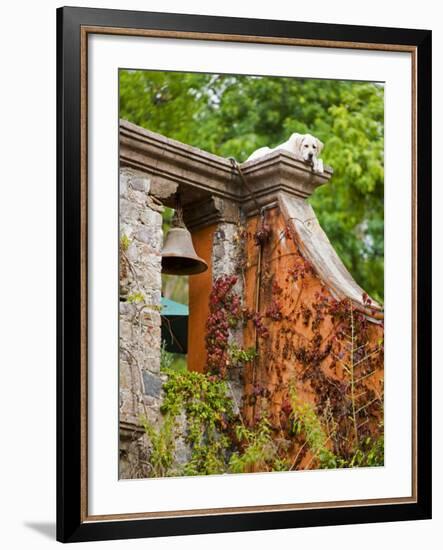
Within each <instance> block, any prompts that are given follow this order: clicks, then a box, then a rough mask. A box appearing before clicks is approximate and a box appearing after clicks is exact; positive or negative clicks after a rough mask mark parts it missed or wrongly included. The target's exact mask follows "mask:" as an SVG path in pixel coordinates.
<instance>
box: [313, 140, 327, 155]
mask: <svg viewBox="0 0 443 550" xmlns="http://www.w3.org/2000/svg"><path fill="white" fill-rule="evenodd" d="M315 141H316V142H317V155H319V154H320V153H321V152H322V150H323V147H324V146H325V145H324V143H322V142H321V141H320V140H319V139H318V138H315Z"/></svg>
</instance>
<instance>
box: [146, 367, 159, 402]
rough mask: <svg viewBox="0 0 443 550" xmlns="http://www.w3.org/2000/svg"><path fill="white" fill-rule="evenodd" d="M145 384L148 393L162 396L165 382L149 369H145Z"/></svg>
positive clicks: (151, 395)
mask: <svg viewBox="0 0 443 550" xmlns="http://www.w3.org/2000/svg"><path fill="white" fill-rule="evenodd" d="M143 385H144V389H145V394H146V395H148V396H150V397H156V398H160V395H161V391H162V385H163V384H162V381H161V379H160V378H159V377H158V376H156V375H155V374H152V373H151V372H149V371H143Z"/></svg>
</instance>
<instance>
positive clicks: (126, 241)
mask: <svg viewBox="0 0 443 550" xmlns="http://www.w3.org/2000/svg"><path fill="white" fill-rule="evenodd" d="M130 244H131V239H130V238H129V237H128V236H127V235H122V236H121V237H120V246H121V249H122V250H123V251H124V252H126V251H127V250H128V248H129V245H130Z"/></svg>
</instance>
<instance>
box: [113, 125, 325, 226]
mask: <svg viewBox="0 0 443 550" xmlns="http://www.w3.org/2000/svg"><path fill="white" fill-rule="evenodd" d="M120 164H121V166H122V167H124V166H128V167H132V168H135V169H137V170H140V171H142V172H145V173H146V174H148V175H149V176H150V178H151V180H152V184H151V193H152V194H154V195H155V194H157V195H158V198H159V199H160V200H162V201H163V202H164V203H165V204H167V205H168V206H173V205H174V203H173V199H172V195H173V194H172V191H171V190H174V189H177V188H178V189H179V190H180V191H181V192H182V200H183V206H184V209H185V213H186V212H187V218H188V221H189V223H190V224H191V226H194V227H197V226H202V225H203V224H204V221H203V219H204V218H205V219H206V220H207V223H212V222H213V221H214V220H217V219H220V218H217V216H219V217H220V216H221V217H222V218H223V216H224V215H227V216H231V215H232V210H233V208H232V206H231V207H230V208H229V207H228V206H227V203H228V202H232V203H235V208H241V209H242V210H243V212H244V213H245V214H246V215H251V214H253V213H254V212H256V210H257V208H256V204H257V203H258V204H259V205H260V207H261V206H267V205H269V204H271V203H273V202H275V201H276V200H277V195H278V193H279V192H285V193H288V194H290V195H293V196H296V197H300V198H306V197H309V196H310V195H312V193H313V192H314V191H315V189H316V188H317V187H319V186H320V185H323V184H325V183H327V182H328V181H329V179H330V177H331V175H332V169H331V168H329V167H326V168H325V171H324V173H322V174H319V173H315V172H313V171H312V168H311V166H310V165H308V164H307V163H305V162H303V161H301V160H298V159H297V158H295V157H294V156H293V155H291V154H290V153H288V152H286V151H273V152H271V153H269V154H268V155H266V156H264V157H261V158H259V159H256V160H252V161H247V162H244V163H243V164H241V165H240V168H241V170H242V172H243V174H244V176H245V178H246V179H247V183H248V188H246V186H245V185H244V184H243V182H242V180H241V178H240V177H239V174H238V172H237V171H236V169H235V168H234V167H233V166H232V164H231V162H230V160H229V159H225V158H222V157H218V156H217V155H213V154H211V153H207V152H206V151H202V150H200V149H197V148H196V147H191V146H190V145H186V144H184V143H180V142H179V141H176V140H174V139H170V138H166V137H164V136H162V135H160V134H157V133H155V132H151V131H149V130H146V129H144V128H140V127H139V126H136V125H135V124H132V123H130V122H128V121H125V120H121V121H120ZM162 188H164V189H165V192H164V193H162V192H161V189H162ZM156 189H157V190H158V191H157V193H156V191H155V190H156ZM166 189H168V191H166ZM249 190H251V191H252V193H253V195H254V197H252V196H251V193H250V192H249ZM217 199H218V200H219V202H218V203H217V202H216V201H217ZM169 201H170V202H169ZM211 201H212V203H211ZM214 201H215V202H214ZM220 201H221V202H220ZM211 204H212V207H211ZM200 208H201V210H200ZM211 208H212V212H211ZM199 212H201V217H202V220H201V222H200V223H199V222H198V220H197V218H198V216H199Z"/></svg>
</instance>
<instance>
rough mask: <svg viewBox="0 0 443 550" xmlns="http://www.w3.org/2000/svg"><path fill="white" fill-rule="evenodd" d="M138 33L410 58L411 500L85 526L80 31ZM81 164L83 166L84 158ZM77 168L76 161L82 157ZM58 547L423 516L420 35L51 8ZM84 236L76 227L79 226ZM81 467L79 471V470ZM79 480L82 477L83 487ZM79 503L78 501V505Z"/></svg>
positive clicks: (426, 289)
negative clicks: (345, 46)
mask: <svg viewBox="0 0 443 550" xmlns="http://www.w3.org/2000/svg"><path fill="white" fill-rule="evenodd" d="M82 27H83V28H84V27H102V28H103V27H107V28H109V29H111V28H114V29H141V30H143V29H147V30H155V31H162V32H163V31H171V32H181V33H208V34H220V35H226V36H228V35H229V36H233V35H237V36H239V37H241V36H254V37H258V38H260V37H272V38H274V39H276V40H279V39H296V40H299V41H322V42H324V44H325V46H328V45H334V43H337V42H340V43H349V44H360V45H361V47H362V48H364V47H365V45H367V46H368V47H370V46H371V45H374V44H379V45H380V44H381V45H386V47H387V48H386V49H394V50H395V47H397V46H408V47H410V48H413V49H414V51H415V56H416V58H415V59H416V61H415V63H416V81H415V86H416V90H415V91H416V116H415V131H413V137H414V139H415V142H416V159H415V176H416V194H415V199H414V200H415V214H416V225H415V228H416V234H415V256H414V258H415V265H416V277H415V303H416V317H415V327H414V329H415V338H416V340H415V342H416V363H417V369H416V380H415V382H416V384H415V388H416V399H415V407H416V416H415V428H416V432H415V433H416V441H415V445H416V464H415V466H416V487H417V493H416V499H415V502H404V503H403V502H402V503H392V504H379V505H373V504H371V505H367V506H366V505H358V506H345V507H340V506H335V507H321V508H312V509H293V510H288V509H286V510H280V511H261V512H257V513H254V512H253V513H251V512H249V513H230V512H229V513H223V514H212V515H198V514H197V515H192V516H186V517H152V518H149V519H133V520H131V519H129V520H128V519H124V520H105V519H103V520H101V521H100V520H95V521H88V519H87V517H85V514H84V512H82V506H84V498H85V496H84V493H83V492H82V489H81V484H82V479H83V480H84V471H83V470H82V464H83V467H84V460H85V452H86V451H85V448H84V438H83V436H82V422H85V419H84V416H82V411H84V409H85V406H87V404H86V405H85V399H86V397H85V395H86V393H85V387H86V380H85V374H84V372H83V371H82V370H81V367H80V366H81V363H82V360H83V359H84V357H83V358H82V354H84V353H85V351H84V350H85V346H86V341H85V338H86V336H85V334H86V331H85V327H84V318H83V317H82V305H83V306H84V305H85V301H86V300H87V288H85V286H84V285H85V278H84V273H85V270H86V267H87V266H86V265H85V262H86V260H85V258H84V256H83V255H82V242H83V241H82V239H84V238H85V227H84V226H83V225H82V223H83V222H82V211H84V209H85V208H86V202H87V196H85V195H84V194H82V188H81V178H82V173H81V170H82V165H81V160H82V155H84V154H85V149H84V147H83V146H82V131H84V128H82V125H84V123H85V121H84V118H82V109H83V110H84V103H83V104H82V90H81V40H82V38H81V29H82ZM83 160H85V159H83ZM86 160H87V159H86ZM57 210H58V213H57V280H58V287H57V540H59V541H62V542H76V541H92V540H104V539H124V538H136V537H158V536H171V535H184V534H197V533H218V532H231V531H248V530H251V531H252V530H264V529H284V528H294V527H308V526H323V525H337V524H354V523H372V522H386V521H404V520H418V519H428V518H430V517H431V368H430V365H431V31H429V30H412V29H398V28H384V27H364V26H349V25H331V24H322V23H307V22H292V21H278V20H275V21H270V20H259V19H240V18H229V17H212V16H200V15H183V14H167V13H148V12H135V11H122V10H106V9H91V8H75V7H68V8H66V7H64V8H59V9H58V10H57ZM86 230H87V228H86ZM82 461H83V462H82ZM82 476H83V477H82ZM82 499H83V501H82Z"/></svg>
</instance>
